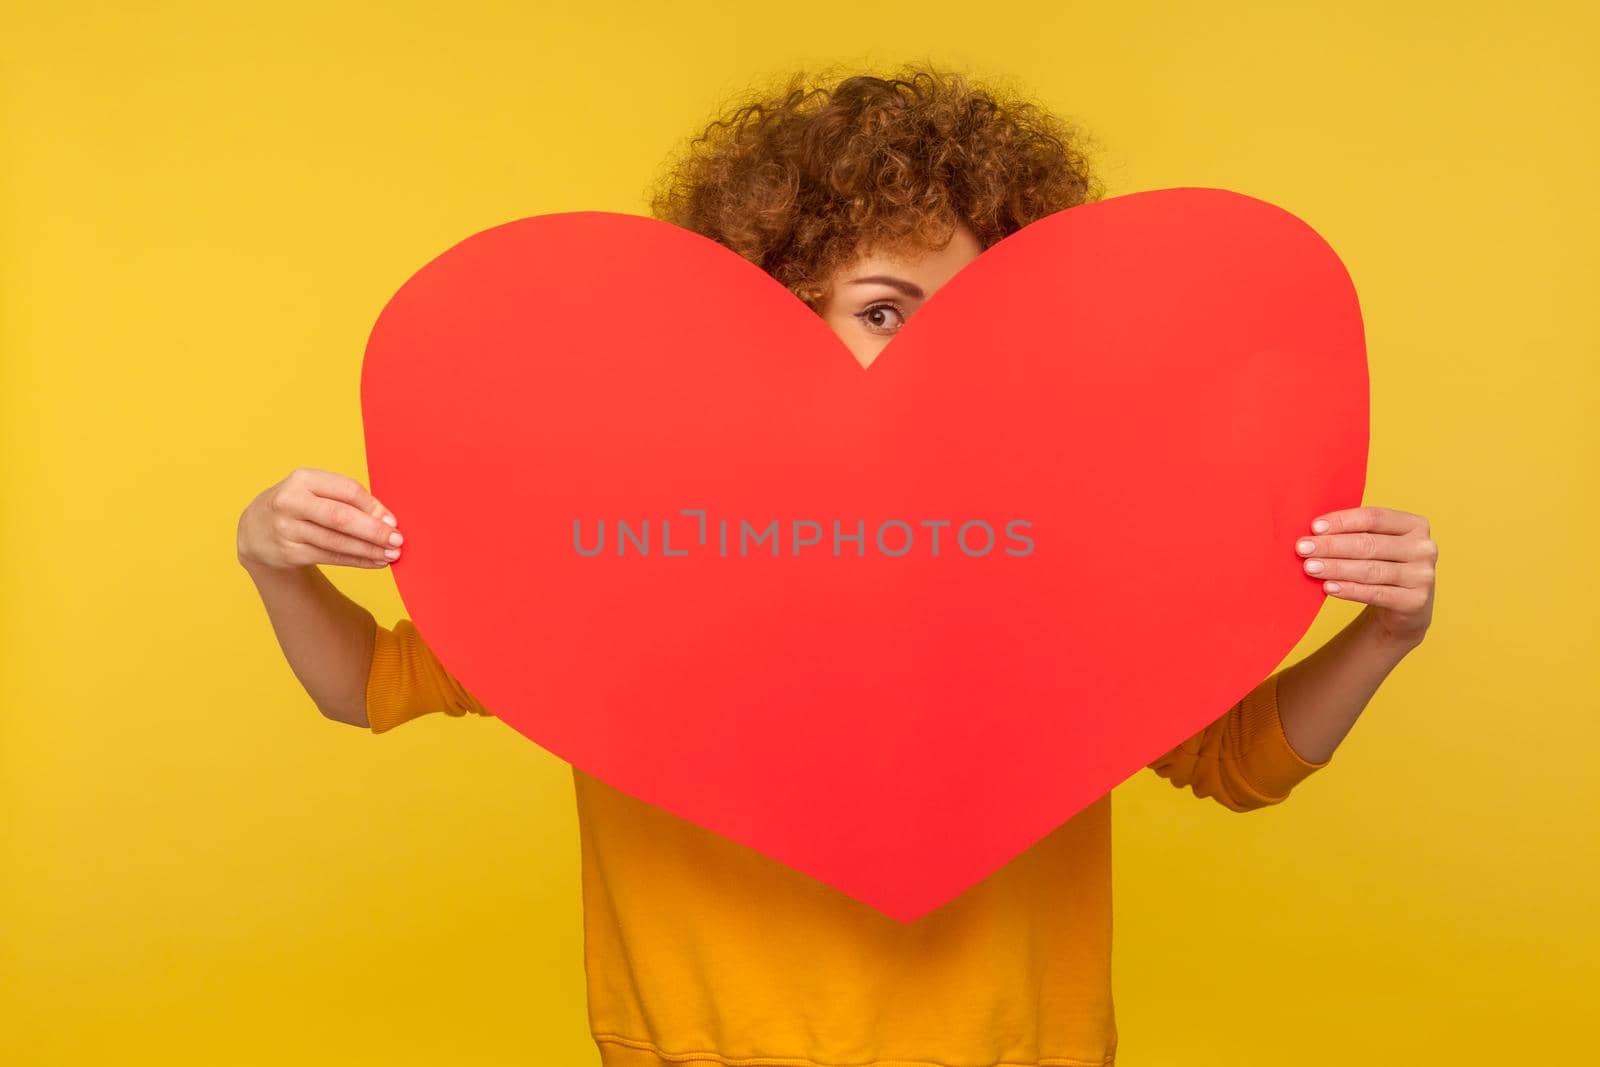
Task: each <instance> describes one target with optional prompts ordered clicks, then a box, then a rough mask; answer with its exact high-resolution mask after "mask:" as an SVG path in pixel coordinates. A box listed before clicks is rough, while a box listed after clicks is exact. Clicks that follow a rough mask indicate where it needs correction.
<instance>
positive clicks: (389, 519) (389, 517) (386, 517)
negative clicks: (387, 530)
mask: <svg viewBox="0 0 1600 1067" xmlns="http://www.w3.org/2000/svg"><path fill="white" fill-rule="evenodd" d="M383 521H384V522H386V523H388V524H389V525H390V526H396V525H398V523H396V522H395V521H394V516H393V515H391V514H389V513H388V512H387V511H386V512H384V513H383Z"/></svg>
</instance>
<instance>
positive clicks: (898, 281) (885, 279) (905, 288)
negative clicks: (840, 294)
mask: <svg viewBox="0 0 1600 1067" xmlns="http://www.w3.org/2000/svg"><path fill="white" fill-rule="evenodd" d="M868 282H876V283H877V284H878V285H887V286H889V287H890V288H893V289H898V290H900V291H901V292H902V293H904V294H906V295H907V296H909V297H911V298H912V299H914V300H921V299H922V298H923V296H924V295H925V294H924V293H923V291H922V287H921V286H919V285H913V284H912V283H910V282H908V281H906V280H905V279H904V278H896V277H894V276H893V275H889V274H868V275H867V276H866V277H864V278H851V279H850V280H849V281H848V282H847V283H845V284H847V285H865V284H867V283H868Z"/></svg>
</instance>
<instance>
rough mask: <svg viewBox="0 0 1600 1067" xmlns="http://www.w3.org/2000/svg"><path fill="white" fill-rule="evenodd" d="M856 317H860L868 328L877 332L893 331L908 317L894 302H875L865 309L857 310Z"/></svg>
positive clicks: (903, 323) (902, 324)
mask: <svg viewBox="0 0 1600 1067" xmlns="http://www.w3.org/2000/svg"><path fill="white" fill-rule="evenodd" d="M856 318H858V319H860V320H861V322H862V324H863V325H865V326H866V328H867V329H869V330H872V331H874V332H876V333H893V332H894V331H895V330H898V329H899V328H900V327H902V326H904V325H905V323H906V317H905V316H904V315H902V314H901V313H900V309H899V308H897V307H895V306H894V305H893V304H873V305H872V306H871V307H869V308H866V309H865V310H863V311H858V312H856Z"/></svg>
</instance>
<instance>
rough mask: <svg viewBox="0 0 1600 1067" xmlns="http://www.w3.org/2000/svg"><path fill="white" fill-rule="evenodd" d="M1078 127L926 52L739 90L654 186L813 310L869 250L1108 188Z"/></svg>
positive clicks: (664, 215)
mask: <svg viewBox="0 0 1600 1067" xmlns="http://www.w3.org/2000/svg"><path fill="white" fill-rule="evenodd" d="M1087 143H1088V139H1087V137H1086V136H1085V135H1083V134H1082V133H1081V132H1080V131H1079V129H1078V128H1077V127H1076V126H1074V125H1073V124H1071V123H1069V122H1068V121H1067V120H1066V119H1064V118H1062V117H1060V116H1058V115H1056V114H1053V113H1052V112H1050V111H1049V110H1048V109H1046V108H1044V107H1043V106H1041V105H1039V104H1037V103H1035V102H1033V101H1032V100H1029V99H1027V98H1025V97H1023V96H1021V95H1019V94H1017V93H1015V92H1012V91H1007V90H1003V89H1000V88H997V87H994V86H987V87H986V86H980V85H974V84H972V83H971V82H970V81H969V79H967V78H966V77H964V76H962V75H960V74H957V73H953V72H948V71H944V70H941V69H938V68H936V67H934V66H932V65H929V64H926V63H924V64H920V65H916V64H908V65H906V66H904V67H902V68H901V69H899V70H898V71H896V72H894V73H893V74H891V75H890V76H888V77H877V76H874V75H869V74H856V75H853V76H851V77H847V78H844V79H843V80H842V81H838V82H837V83H836V84H833V85H832V86H831V87H830V86H827V85H824V84H817V83H816V80H815V79H810V78H808V77H807V75H806V73H805V72H804V71H801V72H797V73H794V74H792V75H790V76H789V77H788V79H787V82H786V84H784V85H783V87H782V88H781V89H778V90H777V91H775V92H773V91H763V90H759V89H758V90H755V91H754V92H753V93H752V94H751V95H749V96H748V97H745V98H743V99H742V101H735V103H734V104H733V105H732V107H731V109H730V110H729V111H727V112H725V113H724V115H723V116H722V117H720V118H717V119H715V120H714V121H712V122H711V123H710V124H709V125H707V126H706V127H705V128H704V130H702V131H701V132H700V133H699V134H697V135H695V136H693V137H691V138H690V139H689V140H688V142H687V144H686V145H684V146H681V147H680V149H679V150H678V151H677V153H676V155H675V158H672V159H671V160H670V161H669V165H668V167H667V170H666V172H665V174H664V175H663V176H662V177H661V178H659V179H658V180H657V181H656V182H655V183H654V184H653V185H652V187H651V191H650V193H649V200H650V211H651V214H652V215H654V216H655V217H656V218H658V219H662V220H665V221H667V222H671V223H674V224H675V225H678V226H681V227H683V228H684V229H687V230H692V231H694V232H696V233H699V234H702V235H704V236H707V237H710V238H712V239H713V240H715V241H718V242H720V243H721V244H724V245H726V246H728V247H729V248H731V249H733V250H734V251H735V252H737V253H739V254H740V255H742V256H744V257H745V258H746V259H748V260H750V261H751V262H753V263H755V264H757V265H758V266H760V267H761V268H762V269H764V270H765V271H767V273H769V274H771V275H772V276H773V277H774V278H776V279H777V280H778V281H779V282H780V283H782V284H783V285H784V286H786V287H787V288H788V289H789V290H790V291H791V292H793V293H794V294H795V295H796V296H797V297H799V298H800V299H801V300H802V301H804V302H805V303H807V304H808V305H810V306H811V307H812V308H814V309H815V308H816V307H817V306H818V304H819V302H820V301H821V300H822V299H823V297H824V296H825V295H826V280H827V279H828V277H829V276H830V275H831V274H832V273H833V271H834V270H835V269H836V268H838V267H840V266H843V265H845V264H847V263H849V262H851V261H852V260H853V259H854V258H855V257H856V256H857V255H858V254H859V253H861V252H863V251H866V250H869V249H870V250H882V251H890V252H892V251H895V250H901V249H907V248H911V247H915V246H923V247H933V248H941V247H943V246H944V244H945V243H946V242H947V241H948V240H949V237H950V235H951V234H952V233H953V232H954V229H955V226H956V224H957V223H958V222H959V223H964V224H966V226H967V227H968V228H970V229H971V230H972V232H973V233H974V234H975V235H976V236H977V238H978V240H979V242H980V244H981V245H982V247H984V248H988V247H989V246H990V245H992V244H994V243H995V242H996V241H998V240H1000V239H1001V238H1002V237H1005V236H1006V235H1008V234H1010V233H1013V232H1015V231H1017V230H1019V229H1021V228H1022V227H1024V226H1026V225H1028V223H1030V222H1033V221H1035V220H1036V219H1040V218H1043V217H1044V216H1046V215H1050V214H1053V213H1055V212H1057V211H1061V210H1064V209H1066V208H1069V207H1073V206H1075V205H1077V204H1081V203H1084V202H1085V201H1088V200H1093V199H1098V198H1099V197H1100V196H1101V195H1102V191H1101V189H1100V187H1099V183H1098V181H1097V179H1096V178H1095V177H1094V176H1093V174H1092V173H1091V170H1090V167H1089V164H1088V162H1087V158H1086V150H1085V146H1086V144H1087Z"/></svg>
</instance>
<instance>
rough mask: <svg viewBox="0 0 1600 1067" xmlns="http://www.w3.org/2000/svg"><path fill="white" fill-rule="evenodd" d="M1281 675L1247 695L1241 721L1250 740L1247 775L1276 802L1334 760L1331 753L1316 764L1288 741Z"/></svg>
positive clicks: (1244, 766) (1244, 762)
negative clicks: (1280, 691) (1280, 696)
mask: <svg viewBox="0 0 1600 1067" xmlns="http://www.w3.org/2000/svg"><path fill="white" fill-rule="evenodd" d="M1282 674H1283V672H1282V671H1278V672H1276V673H1274V674H1273V675H1272V676H1271V677H1270V678H1268V679H1267V680H1266V681H1265V682H1263V683H1262V684H1261V685H1258V686H1256V688H1255V689H1254V690H1252V691H1251V693H1250V695H1249V696H1247V697H1246V698H1245V707H1244V715H1243V718H1244V721H1243V722H1242V723H1241V726H1242V728H1243V729H1242V733H1243V735H1244V736H1245V737H1247V738H1249V739H1250V740H1249V747H1248V748H1247V749H1246V750H1245V753H1244V757H1243V759H1242V760H1241V764H1242V771H1243V773H1244V776H1245V777H1246V779H1248V780H1249V782H1250V785H1251V787H1252V788H1253V789H1255V790H1256V791H1257V792H1259V793H1261V795H1262V796H1264V797H1266V798H1267V799H1269V800H1271V801H1274V802H1275V801H1279V800H1283V799H1285V798H1286V797H1288V795H1289V791H1290V790H1291V789H1293V788H1294V787H1295V786H1296V785H1298V784H1299V783H1301V782H1303V781H1305V780H1306V779H1307V778H1309V777H1310V776H1311V775H1312V774H1313V773H1315V772H1317V771H1320V770H1321V769H1322V768H1324V767H1326V766H1327V765H1328V764H1330V763H1332V762H1333V757H1332V756H1329V757H1328V758H1327V759H1325V760H1323V761H1322V762H1321V763H1313V762H1311V761H1310V760H1308V759H1306V758H1304V757H1303V756H1301V755H1300V753H1298V752H1296V751H1295V750H1294V746H1293V745H1291V744H1290V743H1289V736H1288V734H1286V733H1285V732H1284V729H1283V715H1282V713H1281V712H1280V711H1279V708H1278V679H1279V677H1280V676H1281V675H1282Z"/></svg>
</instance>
